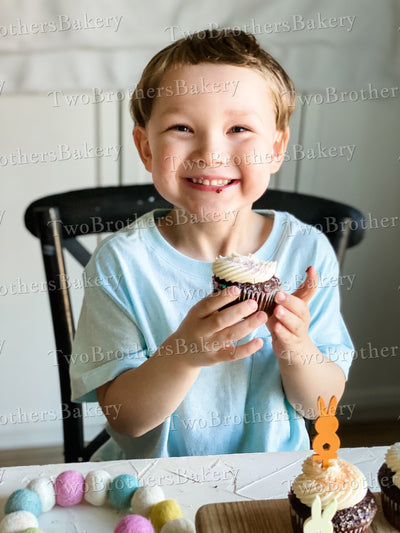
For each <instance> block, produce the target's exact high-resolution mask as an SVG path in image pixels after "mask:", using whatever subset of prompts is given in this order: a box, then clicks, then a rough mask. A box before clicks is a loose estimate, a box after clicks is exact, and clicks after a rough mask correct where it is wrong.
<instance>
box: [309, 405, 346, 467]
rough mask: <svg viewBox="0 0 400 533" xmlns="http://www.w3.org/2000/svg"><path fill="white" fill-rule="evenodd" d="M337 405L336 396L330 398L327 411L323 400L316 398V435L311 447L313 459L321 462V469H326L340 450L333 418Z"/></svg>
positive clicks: (336, 423)
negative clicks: (313, 452)
mask: <svg viewBox="0 0 400 533" xmlns="http://www.w3.org/2000/svg"><path fill="white" fill-rule="evenodd" d="M337 403H338V402H337V399H336V396H332V398H331V399H330V402H329V405H328V409H327V408H326V406H325V403H324V400H323V399H322V398H321V396H319V397H318V410H319V417H318V418H317V420H316V421H315V429H316V431H317V435H316V436H315V437H314V440H313V444H312V446H313V449H314V451H315V454H314V455H313V459H315V460H316V461H318V460H322V468H328V466H329V461H330V460H331V459H336V457H337V453H336V452H337V450H338V449H339V448H340V439H339V437H338V436H337V435H336V430H337V429H338V427H339V422H338V419H337V418H336V416H335V413H336V408H337Z"/></svg>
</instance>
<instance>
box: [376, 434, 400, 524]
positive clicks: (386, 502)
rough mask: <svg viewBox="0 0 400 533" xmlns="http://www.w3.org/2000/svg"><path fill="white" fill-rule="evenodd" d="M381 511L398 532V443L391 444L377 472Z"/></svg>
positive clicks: (399, 507)
mask: <svg viewBox="0 0 400 533" xmlns="http://www.w3.org/2000/svg"><path fill="white" fill-rule="evenodd" d="M378 481H379V485H380V487H381V491H382V492H381V498H382V511H383V514H384V515H385V518H386V519H387V521H388V522H389V523H390V524H391V525H392V526H393V527H395V528H396V529H398V530H399V531H400V442H396V443H395V444H393V445H392V446H391V447H390V448H389V449H388V451H387V452H386V455H385V462H384V463H383V465H382V466H381V467H380V469H379V472H378Z"/></svg>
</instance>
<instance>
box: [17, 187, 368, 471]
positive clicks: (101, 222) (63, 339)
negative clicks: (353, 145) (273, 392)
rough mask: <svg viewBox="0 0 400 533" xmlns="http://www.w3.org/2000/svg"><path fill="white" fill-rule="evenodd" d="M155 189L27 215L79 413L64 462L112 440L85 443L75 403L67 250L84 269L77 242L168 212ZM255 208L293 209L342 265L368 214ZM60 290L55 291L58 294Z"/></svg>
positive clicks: (293, 202) (264, 201) (284, 199)
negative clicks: (317, 231)
mask: <svg viewBox="0 0 400 533" xmlns="http://www.w3.org/2000/svg"><path fill="white" fill-rule="evenodd" d="M169 207H171V205H170V204H169V203H168V202H167V201H166V200H164V199H163V198H162V197H161V196H160V195H159V193H158V192H157V191H156V189H155V188H154V186H153V185H152V184H151V185H147V184H146V185H129V186H119V187H99V188H93V189H82V190H77V191H70V192H66V193H61V194H55V195H51V196H46V197H44V198H41V199H39V200H36V201H35V202H33V203H32V204H31V205H30V206H29V207H28V208H27V209H26V212H25V225H26V227H27V228H28V229H29V231H30V232H31V233H32V234H33V235H34V236H36V237H37V238H38V239H39V240H40V243H41V250H42V257H43V262H44V267H45V273H46V279H47V283H48V286H49V287H52V290H51V291H49V299H50V307H51V315H52V321H53V329H54V336H55V343H56V349H57V361H58V369H59V379H60V388H61V401H62V403H63V404H64V405H67V406H68V408H69V411H68V410H65V412H67V413H68V412H70V413H71V412H74V413H75V414H77V413H80V416H79V415H76V416H74V417H70V416H69V417H68V416H66V417H64V418H63V434H64V458H65V462H78V461H82V460H83V461H87V460H89V458H90V456H91V455H92V453H93V452H94V451H95V450H96V449H97V448H98V447H99V446H100V445H101V444H102V443H103V442H105V440H107V438H108V436H107V434H106V433H105V432H102V433H101V434H100V435H98V436H97V437H96V439H94V441H92V442H91V443H89V445H87V446H86V445H85V440H84V428H83V422H82V420H83V418H82V417H83V411H82V406H81V404H77V403H74V402H71V400H70V397H71V387H70V380H69V359H70V354H71V352H72V342H73V338H74V335H75V327H74V319H73V315H72V307H71V300H70V294H69V287H68V281H67V280H68V277H67V272H66V265H65V258H64V249H67V250H68V251H69V252H70V253H71V254H72V255H73V256H74V257H75V258H76V259H77V260H78V261H79V262H80V263H81V265H82V266H85V265H86V264H87V262H88V261H89V258H90V255H91V254H90V253H89V252H88V251H87V249H86V248H85V247H84V246H82V244H81V243H80V242H79V241H77V240H76V238H77V237H79V236H82V235H89V234H95V233H104V232H114V231H117V230H119V229H121V228H122V227H124V226H126V225H127V224H129V223H130V222H133V221H134V220H135V219H137V218H138V217H140V216H142V215H143V214H145V213H147V212H149V211H151V210H152V209H156V208H169ZM254 209H275V210H278V211H288V212H290V213H292V214H293V215H295V216H296V217H297V218H299V219H300V220H301V221H303V222H306V223H308V224H311V225H314V226H317V227H318V228H319V229H320V230H321V231H323V232H324V233H325V234H326V235H327V237H328V238H329V240H330V242H331V244H332V246H333V248H334V249H335V252H336V254H337V256H338V258H339V260H340V261H341V260H342V259H343V256H344V250H345V249H346V248H349V247H351V246H354V245H356V244H358V243H359V242H360V241H361V239H362V238H363V232H364V230H363V224H362V220H363V215H362V213H360V211H358V210H357V209H355V208H352V207H350V206H347V205H344V204H341V203H338V202H333V201H331V200H327V199H323V198H318V197H315V196H308V195H303V194H298V193H292V192H282V191H275V190H268V191H267V192H266V194H265V195H264V196H263V197H262V198H260V199H259V200H258V201H257V202H256V203H255V204H254ZM54 289H56V290H54Z"/></svg>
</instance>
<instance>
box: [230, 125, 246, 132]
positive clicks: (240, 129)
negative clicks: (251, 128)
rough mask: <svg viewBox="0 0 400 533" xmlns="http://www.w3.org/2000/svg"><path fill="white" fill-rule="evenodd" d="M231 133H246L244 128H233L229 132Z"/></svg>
mask: <svg viewBox="0 0 400 533" xmlns="http://www.w3.org/2000/svg"><path fill="white" fill-rule="evenodd" d="M230 131H231V132H232V133H240V132H242V131H248V129H247V128H245V127H244V126H233V127H232V128H231V130H230Z"/></svg>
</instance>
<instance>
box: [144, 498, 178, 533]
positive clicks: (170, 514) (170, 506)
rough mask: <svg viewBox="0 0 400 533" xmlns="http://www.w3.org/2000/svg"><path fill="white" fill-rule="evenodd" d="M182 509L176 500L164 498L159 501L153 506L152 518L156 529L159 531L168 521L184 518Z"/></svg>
mask: <svg viewBox="0 0 400 533" xmlns="http://www.w3.org/2000/svg"><path fill="white" fill-rule="evenodd" d="M182 516H183V515H182V511H181V508H180V507H179V505H178V503H177V502H176V501H175V500H164V501H162V502H158V503H156V504H155V505H153V507H152V508H151V513H150V520H151V523H152V524H153V526H154V529H155V530H156V531H157V533H159V531H160V530H161V528H162V527H163V525H164V524H165V523H166V522H169V521H170V520H175V518H182Z"/></svg>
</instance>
